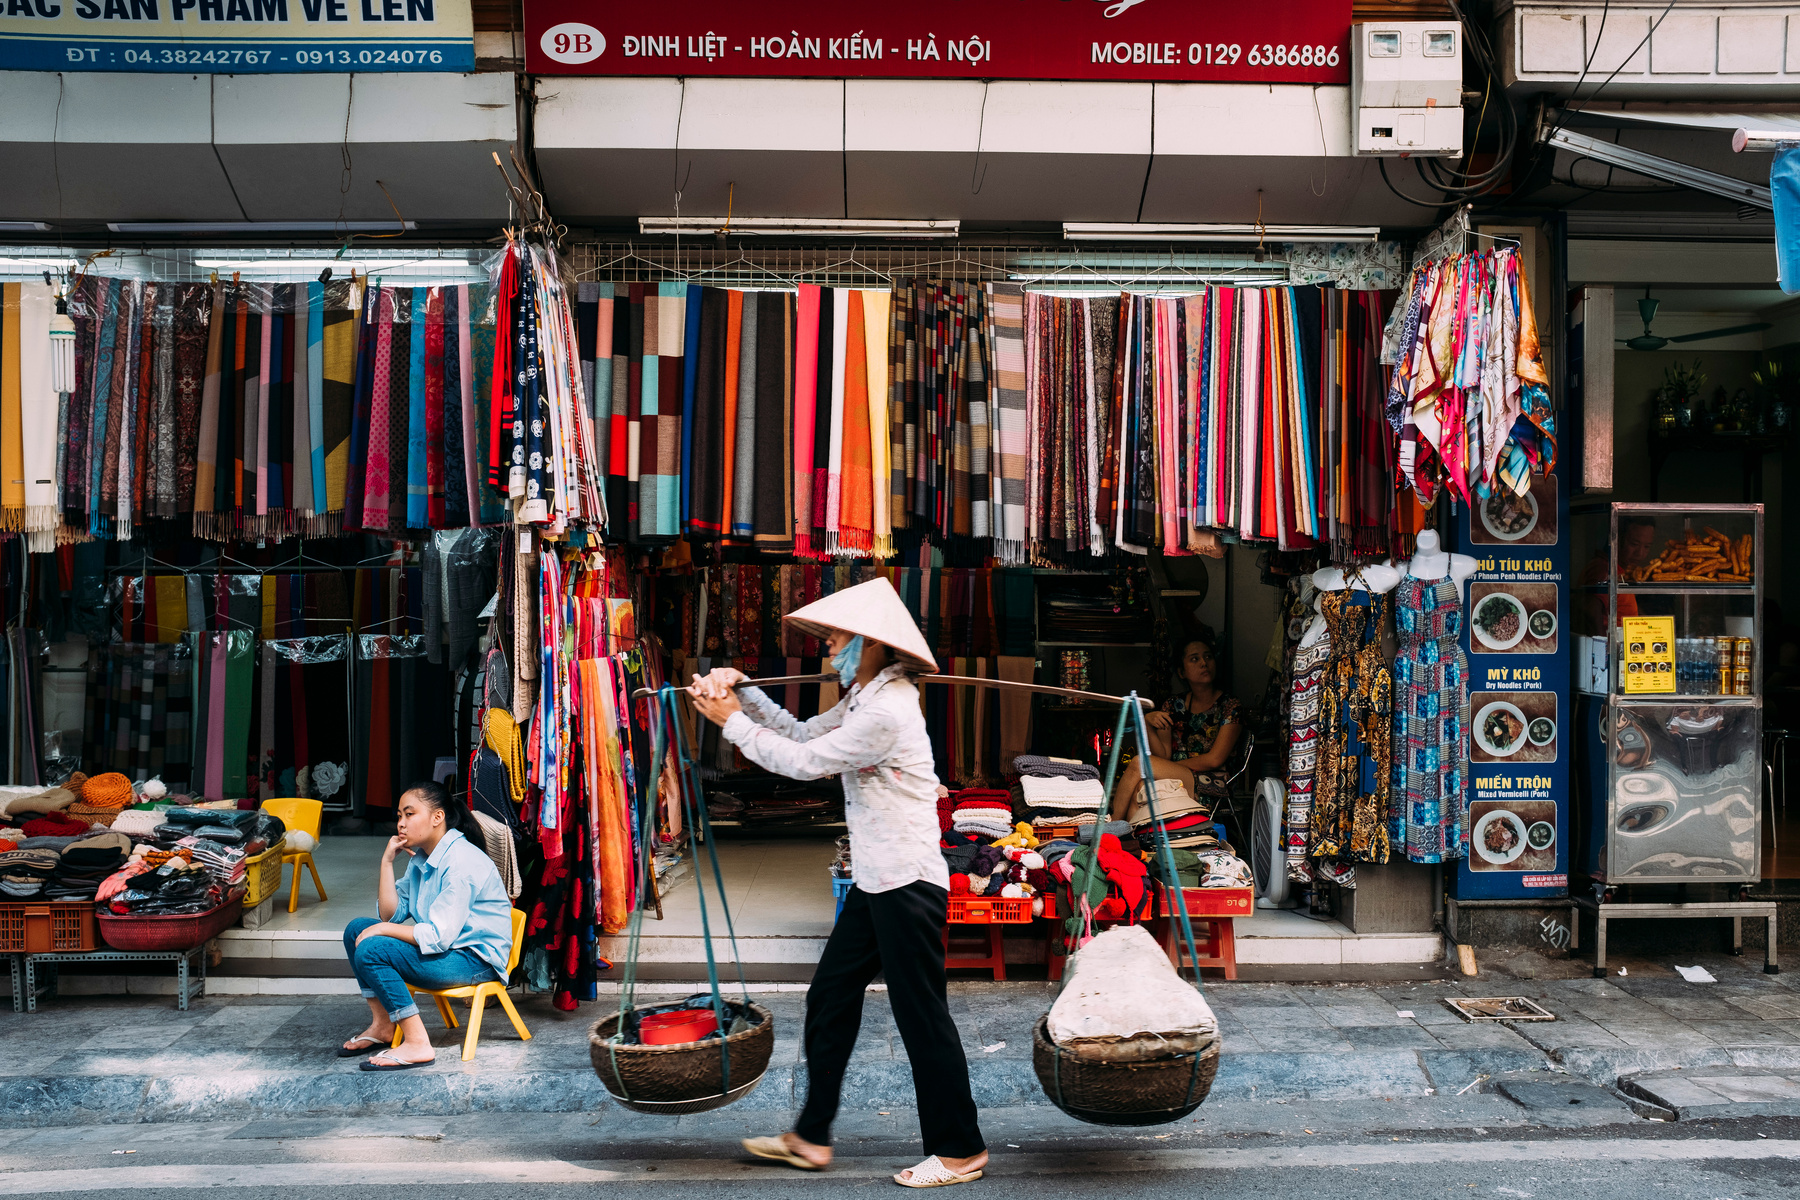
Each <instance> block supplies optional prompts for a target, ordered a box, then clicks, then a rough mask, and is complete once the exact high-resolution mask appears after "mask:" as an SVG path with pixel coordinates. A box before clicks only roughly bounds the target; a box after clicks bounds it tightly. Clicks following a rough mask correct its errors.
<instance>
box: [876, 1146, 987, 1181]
mask: <svg viewBox="0 0 1800 1200" xmlns="http://www.w3.org/2000/svg"><path fill="white" fill-rule="evenodd" d="M981 1174H982V1172H981V1169H980V1168H979V1167H978V1168H976V1169H975V1170H973V1171H970V1172H969V1173H968V1174H967V1175H958V1174H957V1173H956V1172H955V1171H952V1170H951V1169H950V1168H949V1167H946V1166H945V1165H944V1161H943V1160H942V1159H940V1158H939V1157H938V1156H937V1155H935V1154H934V1155H932V1156H931V1157H930V1158H928V1159H926V1160H925V1161H924V1162H922V1163H920V1164H919V1165H918V1166H916V1167H914V1168H912V1178H911V1179H908V1178H907V1177H906V1176H905V1174H900V1175H896V1176H894V1182H895V1183H897V1184H899V1185H900V1186H901V1187H912V1188H928V1187H949V1186H950V1185H951V1184H953V1183H973V1182H975V1181H976V1180H977V1179H980V1178H981Z"/></svg>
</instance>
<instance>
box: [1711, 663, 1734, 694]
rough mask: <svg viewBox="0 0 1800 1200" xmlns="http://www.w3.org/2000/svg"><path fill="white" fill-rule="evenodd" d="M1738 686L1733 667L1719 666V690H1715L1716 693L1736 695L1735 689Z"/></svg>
mask: <svg viewBox="0 0 1800 1200" xmlns="http://www.w3.org/2000/svg"><path fill="white" fill-rule="evenodd" d="M1736 686H1737V681H1736V680H1735V679H1734V678H1733V672H1732V669H1731V668H1730V667H1720V668H1719V690H1718V691H1717V692H1715V693H1714V695H1718V696H1734V695H1736V694H1737V693H1736V691H1735V689H1736Z"/></svg>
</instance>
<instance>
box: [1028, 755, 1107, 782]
mask: <svg viewBox="0 0 1800 1200" xmlns="http://www.w3.org/2000/svg"><path fill="white" fill-rule="evenodd" d="M1013 770H1015V771H1017V772H1018V773H1019V774H1020V775H1033V776H1036V777H1037V778H1039V779H1092V780H1096V781H1098V780H1099V778H1100V772H1099V770H1098V769H1096V768H1095V767H1093V766H1090V765H1089V764H1087V763H1084V762H1081V761H1080V760H1078V759H1073V758H1049V757H1046V756H1045V755H1042V754H1021V755H1019V756H1018V757H1017V758H1015V759H1013Z"/></svg>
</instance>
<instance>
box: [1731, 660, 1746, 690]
mask: <svg viewBox="0 0 1800 1200" xmlns="http://www.w3.org/2000/svg"><path fill="white" fill-rule="evenodd" d="M1731 694H1732V695H1734V696H1748V695H1749V694H1750V668H1749V667H1733V668H1732V669H1731Z"/></svg>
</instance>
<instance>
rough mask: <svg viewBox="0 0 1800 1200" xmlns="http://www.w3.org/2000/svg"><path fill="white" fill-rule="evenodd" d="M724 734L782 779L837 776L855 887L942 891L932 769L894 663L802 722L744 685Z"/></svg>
mask: <svg viewBox="0 0 1800 1200" xmlns="http://www.w3.org/2000/svg"><path fill="white" fill-rule="evenodd" d="M738 702H739V703H741V704H742V705H743V707H744V711H743V712H741V713H733V714H731V718H730V719H729V720H728V721H726V722H725V728H724V734H725V739H726V740H727V741H729V742H730V743H731V744H732V745H734V746H736V747H737V748H738V749H739V750H742V751H743V752H744V757H745V758H747V759H749V760H750V761H751V762H753V763H755V764H756V765H757V766H759V767H762V768H764V769H765V770H769V771H773V772H775V773H776V774H777V775H786V776H787V777H788V778H790V779H823V778H825V777H826V776H827V775H836V776H838V777H839V778H840V779H841V780H842V781H843V784H844V820H845V822H846V823H847V824H848V825H849V826H850V852H851V864H852V869H853V871H854V873H855V877H856V886H857V888H858V889H859V890H861V891H864V892H891V891H893V890H894V889H895V888H902V887H905V886H906V885H907V884H909V883H919V882H924V883H929V884H931V885H933V886H934V887H940V888H943V889H944V890H945V891H946V892H947V891H949V890H950V868H949V867H948V866H947V865H946V864H945V862H944V856H943V854H942V852H941V851H940V850H939V848H938V818H937V799H938V797H937V788H938V779H937V772H936V770H935V769H934V768H933V766H932V758H931V738H930V737H929V736H927V734H926V732H925V714H924V713H922V712H921V711H920V710H919V686H918V684H916V683H914V682H913V681H912V680H911V679H909V678H907V675H906V671H905V669H904V668H903V667H900V666H898V665H895V666H889V667H886V668H884V669H883V670H882V671H881V673H880V674H879V675H877V676H875V678H874V679H871V680H870V681H869V682H868V684H866V685H862V684H858V685H856V686H854V687H852V688H851V689H850V691H849V694H848V695H846V696H845V697H844V699H843V700H842V701H841V702H840V703H839V704H838V705H837V706H836V707H835V708H833V709H832V710H831V711H829V712H824V713H820V714H819V715H818V716H816V717H814V718H812V719H811V720H809V721H802V720H800V719H799V718H797V717H795V716H794V715H793V714H792V713H790V712H788V711H787V710H786V709H784V708H782V707H781V706H780V705H779V704H776V703H775V702H774V701H773V700H771V699H769V697H768V696H767V695H766V694H764V693H763V692H762V691H761V690H759V689H757V688H743V689H740V690H739V692H738Z"/></svg>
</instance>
